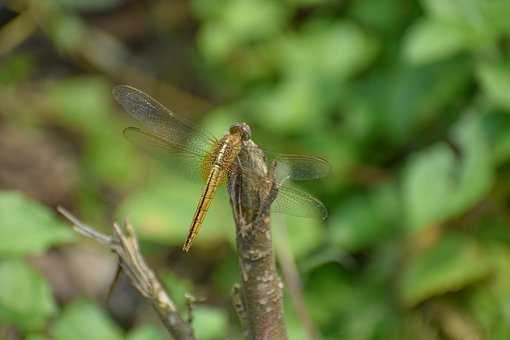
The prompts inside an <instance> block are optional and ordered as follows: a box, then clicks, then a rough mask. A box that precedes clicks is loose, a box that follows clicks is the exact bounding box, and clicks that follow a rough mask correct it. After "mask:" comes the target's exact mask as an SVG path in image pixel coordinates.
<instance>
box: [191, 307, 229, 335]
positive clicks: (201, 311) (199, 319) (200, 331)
mask: <svg viewBox="0 0 510 340" xmlns="http://www.w3.org/2000/svg"><path fill="white" fill-rule="evenodd" d="M193 329H194V330H195V336H196V338H197V339H201V340H202V339H203V340H217V339H225V338H226V335H227V330H228V319H227V315H226V314H225V312H224V311H223V310H221V309H218V308H213V307H206V306H197V307H196V308H194V309H193Z"/></svg>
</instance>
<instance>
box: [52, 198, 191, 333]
mask: <svg viewBox="0 0 510 340" xmlns="http://www.w3.org/2000/svg"><path fill="white" fill-rule="evenodd" d="M57 210H58V212H59V213H61V214H62V215H63V216H64V217H66V218H67V219H68V220H69V221H71V222H72V223H73V224H74V230H75V231H76V232H77V233H79V234H82V235H84V236H87V237H89V238H91V239H93V240H95V241H97V242H98V243H101V244H102V245H104V246H106V247H108V248H109V249H110V250H111V251H113V252H114V253H115V254H117V256H118V257H119V261H120V266H121V268H122V270H123V271H124V272H125V273H126V274H127V275H128V277H129V278H130V280H131V283H132V284H133V286H135V288H136V289H137V290H138V291H139V292H140V294H142V295H143V296H145V297H146V298H147V299H149V300H150V301H151V303H152V306H153V307H154V309H155V310H156V312H157V313H158V315H159V317H160V319H161V321H162V322H163V324H164V325H165V327H166V329H167V330H168V332H169V333H170V334H171V335H172V336H173V337H174V338H175V339H176V340H194V339H195V336H194V335H193V329H192V328H191V325H190V324H189V323H187V322H186V321H184V320H183V319H182V318H181V316H180V314H179V312H178V311H177V308H176V306H175V303H174V302H173V300H172V299H171V298H170V296H169V295H168V293H167V292H166V291H165V290H164V289H163V286H162V285H161V283H160V282H159V280H158V279H157V277H156V275H155V274H154V272H153V271H152V270H151V269H150V268H149V266H148V265H147V263H146V262H145V260H144V258H143V256H142V254H141V253H140V247H139V245H138V239H137V238H136V235H135V232H134V230H133V227H132V226H131V224H129V223H127V222H126V223H125V229H126V233H124V232H123V231H122V229H121V227H120V226H119V225H118V224H117V223H114V224H113V233H112V236H108V235H105V234H102V233H100V232H98V231H96V230H95V229H94V228H91V227H90V226H88V225H86V224H84V223H82V222H81V221H80V220H78V219H77V218H76V217H75V216H73V215H72V214H71V213H70V212H69V211H67V210H66V209H64V208H62V207H58V208H57Z"/></svg>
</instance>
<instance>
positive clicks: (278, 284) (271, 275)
mask: <svg viewBox="0 0 510 340" xmlns="http://www.w3.org/2000/svg"><path fill="white" fill-rule="evenodd" d="M238 158H239V161H240V163H241V164H242V166H243V167H249V168H250V169H254V171H255V172H257V174H258V175H259V176H258V178H257V176H250V177H246V176H243V175H242V173H241V172H240V171H234V172H233V174H232V175H231V176H230V177H229V183H228V189H229V196H230V204H231V205H232V210H233V215H234V221H235V224H236V242H237V251H238V256H239V265H240V269H241V285H240V290H239V291H238V292H237V294H235V295H234V297H235V296H236V295H237V297H238V298H237V299H236V301H235V305H236V311H237V312H238V314H239V316H240V318H241V320H242V321H243V322H244V323H245V327H246V337H247V338H248V339H254V340H269V339H271V340H272V339H278V340H280V339H287V331H286V327H285V320H284V317H283V290H282V288H283V284H282V281H281V280H280V277H279V276H278V274H277V271H276V264H275V258H274V254H273V248H272V241H271V226H270V216H269V209H270V207H271V203H272V202H273V201H274V199H275V198H276V195H277V193H278V187H277V184H276V182H275V181H274V169H275V166H276V165H275V164H273V167H272V168H271V169H270V170H269V171H268V170H267V167H266V165H265V157H264V154H263V152H262V151H261V150H260V149H259V148H258V146H257V145H256V144H255V143H253V142H252V141H251V140H247V141H243V147H242V148H241V152H240V153H239V157H238ZM240 311H241V313H240Z"/></svg>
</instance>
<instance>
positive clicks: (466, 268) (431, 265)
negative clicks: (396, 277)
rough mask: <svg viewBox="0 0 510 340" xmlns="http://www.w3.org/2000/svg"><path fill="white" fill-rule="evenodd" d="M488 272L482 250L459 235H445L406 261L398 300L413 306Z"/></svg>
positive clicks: (456, 288)
mask: <svg viewBox="0 0 510 340" xmlns="http://www.w3.org/2000/svg"><path fill="white" fill-rule="evenodd" d="M490 271H491V267H490V266H489V262H488V261H487V259H486V257H484V253H483V251H482V249H481V248H480V247H479V245H478V244H477V243H475V242H474V241H473V240H471V239H469V238H467V237H465V236H462V235H455V234H454V235H447V236H444V237H442V238H441V239H440V241H439V242H438V243H437V244H436V245H434V246H433V247H431V248H430V249H427V250H426V251H425V252H424V253H422V254H420V255H418V256H415V257H412V258H410V259H409V261H408V263H407V264H406V267H405V269H404V271H403V273H402V277H401V278H400V297H401V299H402V301H403V302H404V303H405V304H406V305H408V306H414V305H416V304H418V303H420V302H422V301H424V300H426V299H428V298H430V297H432V296H435V295H440V294H444V293H447V292H452V291H457V290H459V289H462V288H463V287H465V286H467V285H469V284H471V283H473V282H475V281H478V280H480V279H481V278H483V277H485V276H486V275H488V274H489V273H490Z"/></svg>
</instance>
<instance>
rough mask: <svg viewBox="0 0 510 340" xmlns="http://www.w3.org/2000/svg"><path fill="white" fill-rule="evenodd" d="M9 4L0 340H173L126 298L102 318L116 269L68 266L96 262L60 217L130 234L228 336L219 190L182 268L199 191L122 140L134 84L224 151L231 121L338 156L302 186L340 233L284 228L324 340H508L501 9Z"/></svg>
mask: <svg viewBox="0 0 510 340" xmlns="http://www.w3.org/2000/svg"><path fill="white" fill-rule="evenodd" d="M6 4H7V5H0V103H1V104H0V188H1V189H2V191H0V337H2V336H4V335H5V334H7V338H8V339H21V338H24V339H30V340H35V339H37V340H42V339H50V338H52V339H59V340H60V339H74V338H84V339H85V338H87V339H112V340H113V339H122V338H126V339H130V340H152V339H154V340H160V339H164V338H166V336H167V335H166V333H165V331H164V329H163V328H162V326H161V324H160V323H158V322H157V321H156V320H155V318H156V317H155V316H154V315H152V317H150V316H148V315H151V314H150V313H145V312H144V311H145V309H144V307H143V306H140V305H139V304H140V302H139V300H137V299H138V298H137V294H136V292H134V291H133V290H130V289H128V288H126V287H124V288H122V289H119V290H120V291H121V292H120V293H119V296H120V297H119V298H117V299H116V298H115V296H114V297H113V300H112V303H114V302H115V303H117V304H118V305H119V306H121V307H119V308H118V309H116V308H114V307H112V306H111V305H109V304H105V303H103V302H104V294H106V291H107V289H108V287H107V283H109V279H110V278H111V276H112V275H113V274H112V273H110V272H108V273H107V274H101V271H100V269H99V267H101V266H99V267H95V266H86V268H84V267H83V265H82V266H77V265H76V263H89V262H87V261H99V260H97V259H92V258H85V259H83V260H82V262H76V259H75V257H81V256H86V255H84V254H87V252H83V250H80V249H83V248H90V247H93V246H91V245H90V244H89V243H87V242H85V241H83V240H82V239H81V238H80V239H78V238H77V237H75V235H73V233H72V232H71V230H70V228H69V227H67V225H65V224H64V223H63V222H62V221H61V220H59V219H58V218H57V217H56V215H55V214H54V213H53V211H52V210H53V208H54V206H55V205H56V204H60V205H64V206H66V207H68V208H69V209H72V210H74V211H75V212H76V213H77V214H78V215H79V216H80V218H81V219H82V220H83V221H86V222H87V223H90V224H92V225H94V226H97V227H100V228H107V227H108V225H110V223H111V221H112V220H113V219H123V218H126V217H128V218H130V219H131V221H132V222H133V224H134V225H135V227H136V229H137V232H138V234H139V235H140V238H141V240H142V242H143V247H144V254H147V257H148V259H149V261H150V262H151V265H152V266H154V268H155V269H156V270H157V271H158V273H160V274H161V277H162V278H163V281H164V282H165V284H166V285H167V287H168V289H169V290H170V291H171V293H172V294H173V295H174V296H175V298H176V302H177V304H178V305H179V306H180V310H182V311H183V312H185V311H186V310H187V301H186V299H185V298H184V295H185V293H190V294H193V295H194V296H196V297H197V301H198V302H197V303H196V304H195V306H194V308H193V316H194V321H193V324H194V326H195V329H196V332H197V336H198V339H208V340H214V339H225V338H232V339H236V338H240V334H241V332H240V329H239V323H238V321H237V319H236V317H235V315H234V312H233V310H232V308H231V307H230V297H229V292H230V288H231V287H232V285H233V284H234V283H235V282H236V281H238V280H239V271H238V268H237V263H236V261H235V259H236V258H235V256H236V255H235V246H234V242H233V240H234V232H233V227H232V218H231V212H230V210H229V208H228V202H227V199H226V195H225V193H224V192H222V191H220V192H219V193H218V195H217V199H216V200H215V201H214V203H213V208H212V209H211V210H212V211H211V213H210V214H209V216H208V218H207V220H206V223H205V225H204V228H203V231H202V232H201V234H200V236H199V238H198V240H197V242H196V244H195V245H194V247H193V250H192V252H191V254H190V255H183V254H181V252H180V245H181V244H182V241H183V239H184V238H185V235H186V233H187V228H188V226H189V223H190V219H191V216H192V214H193V211H194V208H195V205H196V203H197V200H198V197H199V195H200V191H201V189H202V184H198V183H194V182H190V181H187V180H185V179H184V177H181V175H182V174H183V173H182V171H178V170H176V169H175V167H174V166H173V165H171V166H170V168H167V167H164V166H162V163H161V162H159V161H158V160H153V159H151V158H149V157H147V156H146V155H144V154H143V153H141V152H140V151H139V150H136V149H134V148H133V147H132V146H131V145H129V144H128V143H127V142H126V141H125V140H124V139H123V138H122V129H123V127H125V126H129V125H130V122H129V120H128V115H127V114H126V113H125V112H122V110H121V109H120V108H119V107H118V106H117V105H115V104H114V103H113V101H112V98H111V88H112V86H113V85H114V84H116V83H130V84H133V85H135V86H137V87H139V88H141V89H143V90H144V91H146V92H147V93H150V94H152V95H153V96H154V97H156V98H158V99H160V100H161V101H162V102H163V103H165V104H166V105H168V107H170V108H172V109H173V110H175V111H176V112H178V113H179V114H180V115H183V116H186V117H187V118H189V119H193V120H194V121H196V122H197V124H200V125H201V126H202V127H204V128H206V129H207V130H210V131H211V132H213V133H214V134H215V135H217V136H220V135H221V134H222V133H224V131H226V129H227V128H228V126H229V125H230V124H231V123H232V122H235V121H241V120H242V121H246V122H248V123H249V124H250V126H251V127H252V130H253V139H254V140H255V142H257V143H258V144H260V145H261V146H263V147H266V148H268V149H270V150H272V151H278V152H287V153H303V154H315V155H321V156H324V157H325V158H327V159H328V160H329V161H330V163H331V165H332V168H333V172H332V174H331V176H330V177H329V178H326V179H324V180H322V181H317V182H315V183H305V184H304V185H303V186H304V188H306V189H307V190H309V191H310V192H311V193H313V194H314V195H316V196H317V197H319V198H320V199H321V200H322V201H323V202H324V203H325V205H326V206H327V207H328V209H329V216H330V217H329V218H328V219H327V220H326V221H317V220H310V219H302V218H295V217H287V216H285V217H282V218H274V225H275V227H282V226H286V227H287V228H288V236H289V237H288V238H289V240H288V242H289V244H290V249H292V252H293V254H294V256H295V258H296V260H297V266H298V268H299V269H300V275H301V278H302V280H303V287H304V295H305V300H306V305H307V309H308V311H309V313H310V315H311V317H312V320H313V322H314V324H315V325H316V327H317V329H318V331H319V333H320V334H321V338H323V339H339V338H342V339H353V340H364V339H366V340H368V339H374V340H375V339H491V340H492V339H493V340H505V339H509V338H510V317H509V314H508V301H510V293H509V292H510V233H509V221H510V220H509V217H510V216H509V212H510V208H509V204H508V202H509V197H510V196H509V195H510V176H509V174H508V173H507V172H506V171H507V170H508V168H509V164H508V163H509V161H510V95H509V94H510V39H509V37H510V21H509V20H508V14H509V13H510V1H509V0H450V1H445V0H412V1H409V0H379V1H375V0H356V1H354V0H351V1H340V2H334V1H327V0H287V1H280V2H277V1H271V0H263V1H255V0H221V1H209V0H193V1H191V2H187V1H172V2H168V1H164V0H147V1H134V0H108V1H104V0H103V1H97V0H94V1H90V0H89V1H84V0H45V1H36V0H26V1H7V2H6ZM62 183H64V184H65V185H64V184H62ZM27 188H30V190H28V189H27ZM507 190H508V192H507ZM282 242H287V240H282V239H280V238H279V237H278V233H275V244H276V247H278V245H279V244H282ZM91 252H93V253H99V252H101V250H100V249H98V248H92V250H91ZM100 261H104V260H100ZM90 263H97V262H90ZM107 268H110V267H108V266H107ZM98 277H99V278H100V277H108V279H107V280H103V281H108V282H107V283H105V282H103V281H101V280H100V279H97V280H91V279H90V278H98ZM82 281H83V282H86V283H87V284H88V285H90V286H91V287H87V289H84V288H83V286H80V285H78V284H77V282H82ZM90 292H94V293H90ZM287 293H288V292H287ZM292 299H293V297H291V296H290V295H289V294H286V298H285V308H286V318H287V323H288V327H289V334H290V336H291V339H306V338H307V337H306V333H305V332H304V329H303V322H302V321H301V320H300V317H299V311H296V310H295V308H294V304H292ZM137 301H138V302H137ZM145 308H148V307H147V306H145ZM119 309H122V312H119V311H118V310H119ZM13 330H14V331H13ZM13 334H14V335H13ZM4 337H5V336H4Z"/></svg>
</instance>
